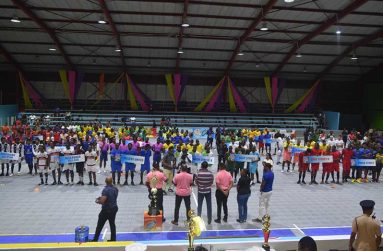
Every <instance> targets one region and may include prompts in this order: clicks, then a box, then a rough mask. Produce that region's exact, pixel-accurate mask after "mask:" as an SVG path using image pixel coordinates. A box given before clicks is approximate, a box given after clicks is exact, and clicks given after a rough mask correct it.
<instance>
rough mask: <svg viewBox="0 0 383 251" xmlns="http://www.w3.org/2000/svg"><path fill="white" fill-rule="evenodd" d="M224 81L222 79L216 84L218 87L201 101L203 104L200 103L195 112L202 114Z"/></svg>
mask: <svg viewBox="0 0 383 251" xmlns="http://www.w3.org/2000/svg"><path fill="white" fill-rule="evenodd" d="M222 81H223V79H221V81H219V83H218V84H216V86H214V88H213V90H211V92H210V93H209V94H208V95H207V96H206V97H205V98H204V99H203V100H202V101H201V103H199V105H198V106H197V107H196V108H195V109H194V111H195V112H200V111H202V109H203V108H204V107H205V105H206V104H207V102H209V100H210V99H211V97H213V95H214V93H215V92H216V91H217V90H218V88H219V87H220V86H221V84H222Z"/></svg>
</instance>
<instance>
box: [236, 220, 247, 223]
mask: <svg viewBox="0 0 383 251" xmlns="http://www.w3.org/2000/svg"><path fill="white" fill-rule="evenodd" d="M237 222H238V223H244V222H245V221H243V220H240V219H237Z"/></svg>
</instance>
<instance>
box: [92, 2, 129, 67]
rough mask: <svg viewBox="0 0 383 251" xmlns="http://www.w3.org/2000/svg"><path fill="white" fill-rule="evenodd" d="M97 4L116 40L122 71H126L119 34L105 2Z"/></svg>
mask: <svg viewBox="0 0 383 251" xmlns="http://www.w3.org/2000/svg"><path fill="white" fill-rule="evenodd" d="M98 2H99V4H100V7H101V9H102V11H103V13H104V15H105V17H106V19H107V20H108V23H109V26H110V28H111V29H112V32H113V35H114V37H115V38H116V40H117V46H118V47H119V48H120V51H119V53H120V57H121V62H122V66H123V67H124V71H125V70H126V63H125V58H124V50H123V46H122V43H121V38H120V34H119V33H118V30H117V28H116V24H115V23H114V22H113V18H112V15H111V14H110V11H109V9H108V7H107V6H106V3H105V0H98Z"/></svg>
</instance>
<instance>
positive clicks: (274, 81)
mask: <svg viewBox="0 0 383 251" xmlns="http://www.w3.org/2000/svg"><path fill="white" fill-rule="evenodd" d="M271 88H272V99H273V109H274V108H275V105H276V103H277V97H278V78H277V77H272V78H271Z"/></svg>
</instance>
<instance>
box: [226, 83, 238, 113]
mask: <svg viewBox="0 0 383 251" xmlns="http://www.w3.org/2000/svg"><path fill="white" fill-rule="evenodd" d="M227 97H228V100H229V109H230V112H236V111H237V107H236V106H235V101H234V97H233V92H232V90H231V84H230V82H229V81H227Z"/></svg>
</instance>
